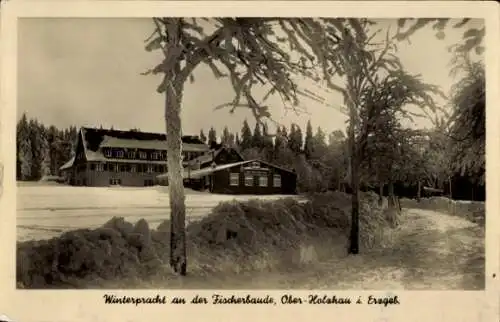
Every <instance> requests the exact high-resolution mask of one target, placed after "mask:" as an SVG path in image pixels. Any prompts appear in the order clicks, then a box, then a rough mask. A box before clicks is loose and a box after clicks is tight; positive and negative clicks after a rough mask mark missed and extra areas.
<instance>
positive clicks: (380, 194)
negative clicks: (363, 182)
mask: <svg viewBox="0 0 500 322" xmlns="http://www.w3.org/2000/svg"><path fill="white" fill-rule="evenodd" d="M383 203H384V184H383V183H382V182H380V183H379V185H378V204H379V206H382V204H383Z"/></svg>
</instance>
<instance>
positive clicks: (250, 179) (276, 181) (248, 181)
mask: <svg viewBox="0 0 500 322" xmlns="http://www.w3.org/2000/svg"><path fill="white" fill-rule="evenodd" d="M258 177H259V187H267V186H269V182H268V181H269V178H268V176H267V175H260V176H258ZM229 181H230V182H229V184H230V185H231V186H239V185H240V174H239V173H238V172H233V173H231V175H230V178H229ZM245 186H246V187H253V186H254V176H253V175H251V174H245ZM273 187H275V188H279V187H281V176H280V175H279V174H275V175H273Z"/></svg>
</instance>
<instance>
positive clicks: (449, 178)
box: [448, 176, 453, 200]
mask: <svg viewBox="0 0 500 322" xmlns="http://www.w3.org/2000/svg"><path fill="white" fill-rule="evenodd" d="M448 186H449V188H450V199H451V200H453V192H452V187H451V176H448Z"/></svg>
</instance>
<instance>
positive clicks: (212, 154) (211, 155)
mask: <svg viewBox="0 0 500 322" xmlns="http://www.w3.org/2000/svg"><path fill="white" fill-rule="evenodd" d="M225 149H231V150H233V151H234V152H236V153H237V154H238V155H239V156H240V158H241V160H244V159H245V158H243V156H242V155H241V154H240V153H239V152H238V151H236V150H235V149H232V148H228V147H221V148H219V149H217V150H211V151H208V152H206V153H205V154H203V155H200V156H199V157H197V158H194V159H192V160H189V161H188V162H187V164H189V165H194V164H197V163H199V164H205V163H209V162H212V161H213V160H214V159H215V158H216V157H217V156H218V155H219V154H220V153H221V152H222V151H223V150H225Z"/></svg>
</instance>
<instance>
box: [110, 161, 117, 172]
mask: <svg viewBox="0 0 500 322" xmlns="http://www.w3.org/2000/svg"><path fill="white" fill-rule="evenodd" d="M109 171H112V172H118V164H114V163H111V164H110V165H109Z"/></svg>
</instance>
